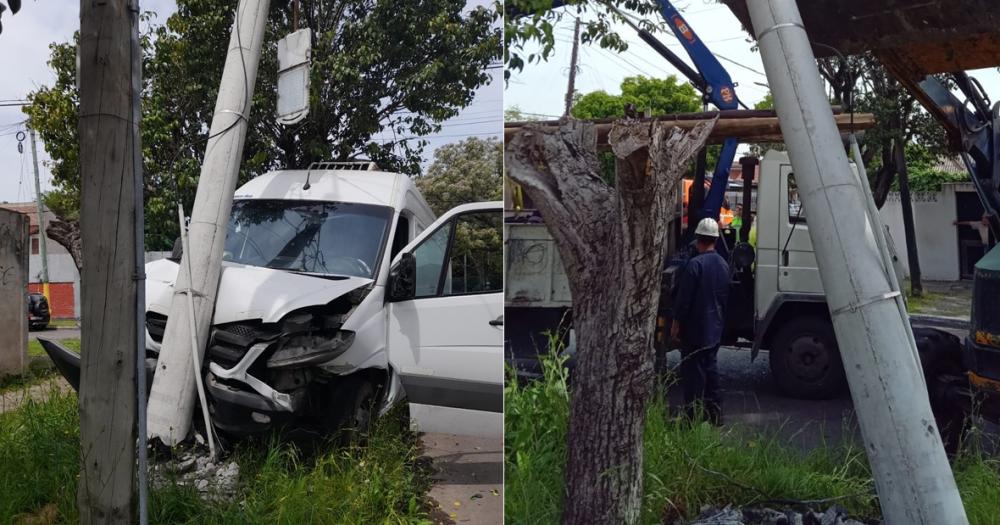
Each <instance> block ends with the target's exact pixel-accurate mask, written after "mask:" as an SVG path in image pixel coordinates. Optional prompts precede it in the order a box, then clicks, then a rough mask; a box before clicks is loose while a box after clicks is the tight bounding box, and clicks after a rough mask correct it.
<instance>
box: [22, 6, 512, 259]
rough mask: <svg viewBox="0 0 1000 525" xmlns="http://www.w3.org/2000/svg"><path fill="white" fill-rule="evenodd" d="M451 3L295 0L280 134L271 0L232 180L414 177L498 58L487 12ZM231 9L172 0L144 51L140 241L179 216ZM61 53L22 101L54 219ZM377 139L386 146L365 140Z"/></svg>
mask: <svg viewBox="0 0 1000 525" xmlns="http://www.w3.org/2000/svg"><path fill="white" fill-rule="evenodd" d="M465 4H466V2H465V1H464V0H419V1H413V2H393V1H390V0H302V2H301V10H300V22H301V25H302V26H303V27H309V28H311V29H312V35H313V40H312V45H313V50H312V57H313V62H312V70H311V83H310V94H309V103H310V113H309V116H308V117H307V118H306V119H305V120H304V121H302V122H301V123H299V124H296V125H294V126H291V127H283V126H280V125H278V124H277V123H276V122H275V120H274V111H275V106H276V91H275V84H276V80H277V48H276V41H277V40H278V39H279V38H280V37H281V36H283V35H285V34H287V33H288V32H289V31H290V30H291V9H290V2H289V0H275V1H274V2H272V4H271V12H270V15H269V19H268V27H267V34H266V37H265V40H264V48H263V49H264V51H263V54H262V56H261V62H260V67H259V71H258V78H257V84H256V90H255V93H254V97H253V106H252V110H251V112H250V125H249V129H248V132H247V142H246V146H245V150H244V158H243V163H242V165H241V170H240V180H241V182H243V181H245V180H248V179H249V178H252V177H253V176H256V175H259V174H261V173H264V172H265V171H267V170H270V169H275V168H280V167H305V166H307V165H309V164H310V163H312V162H314V161H319V160H348V159H352V158H359V157H367V158H370V159H371V160H374V161H376V162H378V163H379V165H380V166H381V167H382V168H384V169H387V170H393V171H400V172H404V173H409V174H413V175H415V174H417V173H418V172H419V171H420V162H421V155H422V152H423V148H424V146H425V145H426V141H423V140H414V139H415V138H417V139H418V138H419V137H421V136H424V135H427V134H430V133H434V132H436V131H438V130H440V129H441V122H442V121H444V120H445V119H448V118H450V117H453V116H455V115H457V114H458V112H459V110H461V109H462V108H463V107H466V106H467V105H469V103H471V101H472V98H473V96H474V94H475V90H476V88H478V87H479V86H482V85H484V84H486V83H487V82H488V81H489V78H490V77H489V75H488V74H487V72H486V71H485V70H484V67H485V66H487V65H488V64H489V63H490V62H492V61H495V60H496V59H498V58H499V57H500V28H499V27H497V24H496V21H497V18H498V16H499V12H498V11H497V9H498V7H497V6H494V9H486V8H482V7H479V8H476V9H473V10H471V11H467V12H463V11H464V10H465ZM233 16H234V9H233V4H232V2H230V1H228V0H179V1H178V3H177V12H176V13H175V14H174V15H172V16H171V17H170V18H169V19H168V20H167V21H166V24H165V25H162V26H156V27H151V28H150V29H149V31H148V32H147V34H146V35H145V37H144V39H143V43H144V50H145V51H144V60H143V62H144V64H143V67H144V70H143V77H144V90H143V115H142V118H143V122H142V143H143V154H144V169H145V172H146V216H147V221H146V225H147V235H146V242H147V246H148V247H149V248H150V249H167V248H169V246H170V245H171V243H172V242H173V239H174V238H175V237H176V235H177V226H176V218H175V214H176V211H175V208H176V202H178V201H180V202H181V203H182V204H183V205H184V206H185V209H186V210H190V209H191V205H192V204H193V201H194V194H195V191H196V188H197V183H198V176H199V172H200V166H201V161H202V158H203V156H204V141H205V139H206V138H207V137H206V134H207V130H208V127H209V125H210V123H211V118H212V114H213V112H214V107H215V100H216V95H217V94H218V84H219V79H220V78H221V74H222V66H223V63H224V61H225V53H224V52H223V50H225V49H226V48H227V46H228V43H229V33H230V28H231V26H232V23H233ZM75 54H76V49H75V45H73V44H71V43H67V44H54V45H53V46H52V57H51V60H50V66H51V67H52V68H53V70H54V71H55V72H56V78H57V81H56V82H55V83H54V84H53V85H52V86H45V87H42V88H39V89H38V90H36V91H35V92H34V93H32V94H31V95H30V96H29V100H30V101H31V102H32V104H31V106H28V107H27V109H26V112H27V113H28V116H29V124H30V125H31V126H33V127H34V128H35V129H36V130H38V131H39V134H40V135H41V136H42V140H43V141H45V143H46V147H47V149H48V151H49V152H50V154H51V156H52V159H53V164H52V171H53V178H54V180H53V185H54V186H55V188H56V189H55V190H54V191H53V192H52V193H51V194H50V196H49V197H48V198H47V202H48V203H49V205H50V206H51V208H52V209H53V210H54V211H55V212H56V213H57V214H59V215H60V216H62V217H67V218H73V217H74V215H75V214H76V213H77V210H78V208H79V166H78V164H77V161H76V148H77V144H78V142H77V137H76V118H77V115H76V112H77V110H76V108H77V107H78V98H77V93H76V87H75V81H74V79H75V72H76V67H75ZM377 135H381V136H383V137H385V136H392V137H393V138H392V139H390V140H384V141H383V140H375V139H374V138H373V137H374V136H377Z"/></svg>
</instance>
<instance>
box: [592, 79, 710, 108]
mask: <svg viewBox="0 0 1000 525" xmlns="http://www.w3.org/2000/svg"><path fill="white" fill-rule="evenodd" d="M620 87H621V90H622V93H621V95H609V94H608V93H606V92H604V91H594V92H591V93H587V94H586V95H583V96H581V97H579V98H578V99H577V100H576V101H575V102H574V104H573V110H572V114H573V116H574V117H576V118H578V119H598V118H617V117H624V116H625V107H626V106H629V105H631V106H633V107H634V108H635V110H636V112H638V113H639V114H645V112H646V111H647V110H648V111H649V112H650V115H652V116H658V115H668V114H671V113H689V112H693V111H698V110H700V109H701V97H700V96H699V95H698V93H697V92H696V91H695V89H694V88H693V87H691V85H690V84H688V83H686V82H685V83H680V82H678V81H677V77H676V76H674V75H670V76H668V77H666V78H649V77H644V76H634V77H627V78H625V79H624V80H622V83H621V86H620Z"/></svg>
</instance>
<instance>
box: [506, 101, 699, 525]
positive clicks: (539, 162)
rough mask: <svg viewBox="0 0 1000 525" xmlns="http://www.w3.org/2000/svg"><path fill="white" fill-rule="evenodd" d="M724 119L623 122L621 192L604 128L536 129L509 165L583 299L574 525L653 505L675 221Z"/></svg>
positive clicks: (577, 319) (618, 149)
mask: <svg viewBox="0 0 1000 525" xmlns="http://www.w3.org/2000/svg"><path fill="white" fill-rule="evenodd" d="M714 123H715V121H714V120H713V121H706V122H703V123H700V124H698V125H697V126H695V127H694V128H693V129H690V130H689V131H683V130H681V129H678V128H676V127H673V126H671V125H670V124H667V123H662V122H640V121H635V120H623V121H619V122H616V123H615V124H614V126H613V128H612V130H611V131H610V133H609V139H608V141H609V143H610V144H611V147H612V151H613V152H614V154H615V156H616V158H617V163H616V169H617V175H616V177H615V186H614V187H611V186H608V184H606V183H605V182H604V181H603V180H602V178H601V175H600V163H599V161H598V158H597V153H596V135H597V126H595V125H594V124H592V123H587V122H581V121H576V120H573V119H567V120H565V121H564V122H563V123H562V125H561V126H559V127H558V128H551V127H548V128H542V127H536V126H527V127H525V128H524V129H523V130H522V131H521V132H520V133H518V134H517V135H516V136H514V138H513V139H512V140H511V141H510V142H509V143H508V145H507V148H506V155H505V158H506V162H507V167H508V169H509V174H510V177H511V178H512V179H513V180H514V181H515V182H518V183H519V184H520V185H521V186H522V187H523V188H524V191H525V192H526V193H527V194H528V196H529V197H530V198H531V200H532V201H533V202H534V203H535V205H536V206H537V207H538V210H539V212H541V214H542V217H543V218H544V219H545V223H546V225H547V226H548V228H549V231H550V232H551V233H552V236H553V238H554V240H555V243H556V246H557V247H558V249H559V254H560V256H561V257H562V260H563V263H564V266H565V269H566V273H567V276H568V277H569V283H570V291H571V293H572V296H573V324H574V328H575V330H576V335H577V345H578V346H577V348H578V360H579V361H578V363H577V367H576V369H575V371H574V376H573V385H572V394H571V406H570V423H569V434H568V438H567V439H568V448H569V457H568V460H567V464H566V506H565V511H564V514H563V522H564V523H573V524H579V523H635V522H637V521H638V519H639V513H640V509H641V503H642V450H643V424H644V420H645V411H646V404H647V399H648V396H649V391H650V385H651V384H652V379H653V348H652V343H653V333H654V328H655V327H654V324H655V320H656V306H657V300H658V298H659V289H660V273H661V269H662V266H663V257H664V252H663V243H664V240H665V237H666V230H667V224H668V223H669V221H670V219H671V218H672V217H673V215H674V214H675V209H674V202H675V199H676V194H675V192H676V191H677V189H678V181H679V180H680V178H681V176H682V174H683V171H684V168H685V166H686V164H687V162H688V160H689V159H690V158H691V157H692V156H693V155H695V154H696V153H697V152H698V150H699V149H701V147H702V146H703V145H704V144H705V141H706V140H707V139H708V136H709V133H710V132H711V131H712V127H713V126H714Z"/></svg>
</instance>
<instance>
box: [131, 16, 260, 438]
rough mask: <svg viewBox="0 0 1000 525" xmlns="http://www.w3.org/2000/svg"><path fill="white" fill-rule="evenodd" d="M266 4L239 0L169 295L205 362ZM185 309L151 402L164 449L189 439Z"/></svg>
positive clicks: (175, 323)
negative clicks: (189, 299)
mask: <svg viewBox="0 0 1000 525" xmlns="http://www.w3.org/2000/svg"><path fill="white" fill-rule="evenodd" d="M269 4H270V0H240V3H239V6H237V8H236V18H235V20H234V21H233V29H232V34H231V36H230V39H229V51H228V54H227V55H226V65H225V67H224V68H223V70H222V81H221V83H220V84H219V97H218V99H217V100H216V103H215V115H214V116H213V117H212V126H211V128H210V130H209V139H208V144H207V145H206V147H205V160H204V163H203V164H202V167H201V177H200V179H199V181H198V193H197V195H196V196H195V200H194V208H192V210H191V225H190V228H189V229H188V235H189V237H190V243H189V244H190V247H189V249H188V250H187V251H185V252H184V255H183V259H184V260H182V261H181V264H180V271H179V272H178V275H177V282H176V283H175V285H174V290H175V294H186V293H191V294H192V296H193V300H194V309H195V319H196V327H195V334H196V335H197V342H198V359H199V360H201V359H202V358H203V357H204V353H205V345H206V343H207V341H208V335H209V327H210V326H211V322H212V313H213V311H214V309H215V296H216V293H217V292H218V288H219V276H220V274H221V272H222V267H221V262H222V249H223V245H224V243H225V240H226V225H227V224H228V222H229V213H230V211H231V209H232V206H233V192H234V191H235V190H236V180H237V175H238V173H239V169H240V160H241V159H242V158H243V145H244V143H245V141H246V130H247V119H248V118H249V117H250V105H251V100H252V99H253V88H254V83H255V81H256V79H257V64H258V63H259V62H260V50H261V46H262V44H263V41H264V29H265V27H266V22H267V11H268V7H269ZM189 258H190V264H188V260H189ZM188 268H191V270H190V272H189V271H188ZM187 308H188V303H187V301H185V300H182V299H179V298H177V297H176V296H175V299H174V301H172V302H171V305H170V315H169V317H168V318H167V327H166V330H165V332H164V334H163V346H162V348H161V350H160V357H159V361H158V362H157V365H156V375H155V376H154V378H153V389H152V391H151V392H150V395H149V410H148V418H149V422H148V425H149V429H148V436H149V438H150V439H152V438H156V437H158V438H160V439H161V440H162V441H163V442H164V443H165V444H167V445H176V444H177V443H178V442H180V441H181V440H183V439H184V438H185V437H186V436H187V434H188V431H189V430H190V428H191V416H192V414H193V413H194V403H195V372H194V368H193V367H192V366H191V337H192V335H191V333H190V332H191V329H192V327H191V325H190V323H189V318H188V311H187ZM209 430H210V429H209Z"/></svg>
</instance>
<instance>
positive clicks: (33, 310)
mask: <svg viewBox="0 0 1000 525" xmlns="http://www.w3.org/2000/svg"><path fill="white" fill-rule="evenodd" d="M49 317H50V314H49V300H48V299H46V298H45V296H44V295H42V294H40V293H34V292H31V293H29V294H28V327H29V328H30V329H32V330H38V329H41V328H46V327H48V326H49Z"/></svg>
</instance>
